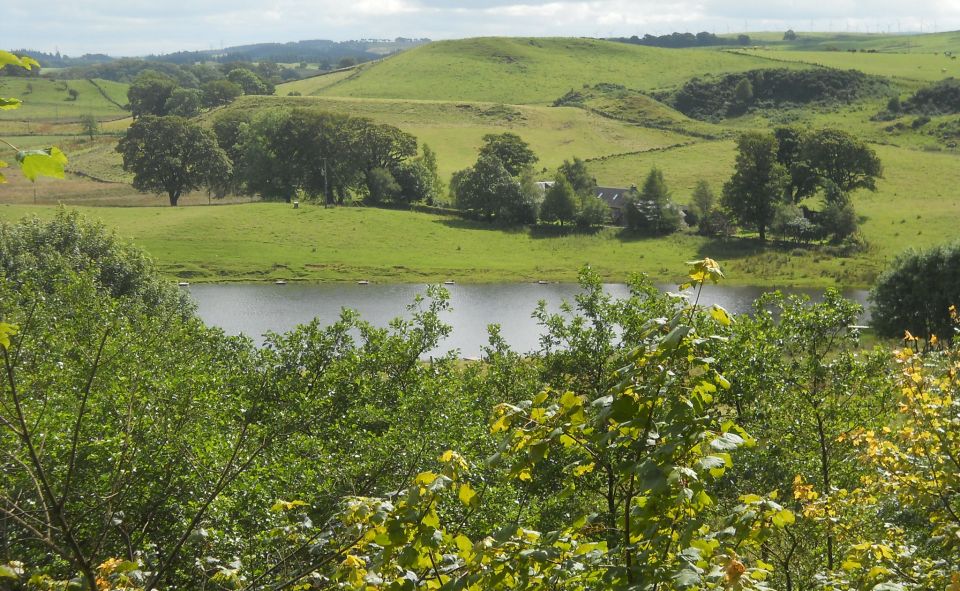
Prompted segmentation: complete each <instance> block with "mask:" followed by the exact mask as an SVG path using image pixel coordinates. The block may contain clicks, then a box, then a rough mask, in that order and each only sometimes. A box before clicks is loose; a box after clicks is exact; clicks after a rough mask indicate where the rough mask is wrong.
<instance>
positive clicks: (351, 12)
mask: <svg viewBox="0 0 960 591" xmlns="http://www.w3.org/2000/svg"><path fill="white" fill-rule="evenodd" d="M24 6H26V4H22V3H11V6H10V7H8V8H5V9H4V10H5V18H4V19H3V21H0V40H2V43H3V44H4V45H5V46H6V47H9V48H22V47H26V48H32V49H39V50H44V51H51V50H53V49H54V48H55V47H59V48H60V49H61V51H63V52H65V53H69V54H72V55H76V54H79V53H85V52H107V53H111V54H114V55H142V54H147V53H159V52H167V51H176V50H180V49H207V48H210V47H219V46H220V45H221V44H223V45H237V44H243V43H254V42H268V41H277V42H283V41H295V40H300V39H334V40H343V39H357V38H365V37H396V36H405V37H431V38H435V39H442V38H456V37H468V36H474V35H575V36H611V35H615V36H621V35H643V34H644V33H651V34H664V33H670V32H672V31H691V32H697V31H702V30H706V31H714V32H727V31H740V30H748V31H756V30H781V29H786V28H795V29H798V30H809V29H810V28H814V29H818V30H828V29H832V30H845V29H849V30H856V31H866V30H870V31H877V30H883V31H885V30H888V29H889V30H893V31H896V30H897V28H898V27H899V28H900V29H901V30H904V31H907V30H910V31H915V30H918V29H919V28H920V27H921V26H922V27H923V29H924V30H925V31H931V30H933V29H934V28H937V29H938V30H941V31H942V30H948V29H957V28H960V2H957V1H956V0H920V1H917V2H903V1H902V0H872V1H870V2H863V1H860V0H833V1H831V2H809V1H808V0H767V1H765V2H757V1H756V0H676V1H670V0H460V1H456V2H454V1H448V0H354V1H352V2H343V1H342V0H256V1H254V0H166V1H165V2H156V1H155V0H124V1H119V0H86V1H85V2H75V1H73V0H51V1H50V2H49V3H48V4H47V5H46V8H45V10H44V14H43V18H42V19H39V18H35V17H31V15H30V14H29V12H28V10H27V9H26V8H24Z"/></svg>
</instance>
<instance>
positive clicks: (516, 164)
mask: <svg viewBox="0 0 960 591" xmlns="http://www.w3.org/2000/svg"><path fill="white" fill-rule="evenodd" d="M480 155H481V156H495V157H496V158H499V159H500V162H502V163H503V167H504V168H506V169H507V172H509V173H510V175H511V176H519V175H520V172H521V171H522V170H523V169H524V168H527V167H528V166H531V165H532V164H534V163H535V162H536V161H537V160H539V158H537V155H536V154H534V153H533V150H531V149H530V145H529V144H527V142H525V141H523V139H522V138H521V137H520V136H518V135H517V134H515V133H510V132H506V133H499V134H492V133H491V134H487V135H485V136H483V146H481V148H480Z"/></svg>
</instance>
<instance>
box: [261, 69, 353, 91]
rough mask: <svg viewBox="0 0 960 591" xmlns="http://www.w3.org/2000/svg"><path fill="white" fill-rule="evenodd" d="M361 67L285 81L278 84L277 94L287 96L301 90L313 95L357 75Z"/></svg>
mask: <svg viewBox="0 0 960 591" xmlns="http://www.w3.org/2000/svg"><path fill="white" fill-rule="evenodd" d="M361 69H362V66H361V67H357V68H354V69H352V70H342V71H339V72H331V73H329V74H321V75H319V76H312V77H310V78H304V79H302V80H294V81H292V82H284V83H283V84H278V85H277V96H287V95H288V94H290V93H291V92H299V93H300V94H302V95H303V96H313V95H315V94H319V93H320V92H321V91H323V90H324V89H326V88H328V87H330V86H333V85H334V84H337V83H339V82H342V81H344V80H345V79H347V78H349V77H350V76H355V75H357V74H358V73H359V71H360V70H361Z"/></svg>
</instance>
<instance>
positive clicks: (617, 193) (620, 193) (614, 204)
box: [597, 187, 630, 209]
mask: <svg viewBox="0 0 960 591" xmlns="http://www.w3.org/2000/svg"><path fill="white" fill-rule="evenodd" d="M629 192H630V189H624V188H618V187H597V197H598V198H600V199H603V201H604V202H605V203H606V204H607V206H608V207H610V208H612V209H620V208H621V207H623V204H624V202H625V201H626V200H627V193H629Z"/></svg>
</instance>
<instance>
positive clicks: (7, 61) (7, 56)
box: [0, 49, 40, 70]
mask: <svg viewBox="0 0 960 591" xmlns="http://www.w3.org/2000/svg"><path fill="white" fill-rule="evenodd" d="M3 66H20V67H21V68H26V69H27V70H29V69H30V68H33V67H37V68H39V67H40V62H38V61H37V60H35V59H33V58H32V57H28V56H23V57H17V56H15V55H13V54H12V53H10V52H9V51H3V50H2V49H0V68H2V67H3Z"/></svg>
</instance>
